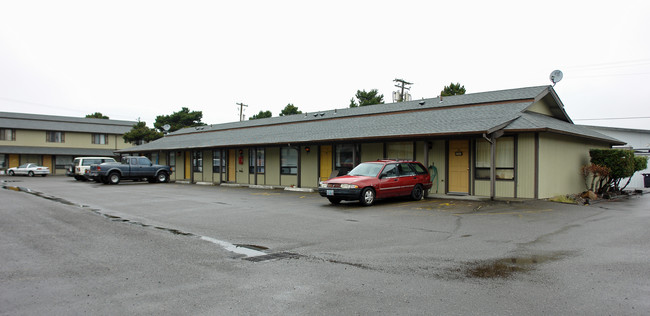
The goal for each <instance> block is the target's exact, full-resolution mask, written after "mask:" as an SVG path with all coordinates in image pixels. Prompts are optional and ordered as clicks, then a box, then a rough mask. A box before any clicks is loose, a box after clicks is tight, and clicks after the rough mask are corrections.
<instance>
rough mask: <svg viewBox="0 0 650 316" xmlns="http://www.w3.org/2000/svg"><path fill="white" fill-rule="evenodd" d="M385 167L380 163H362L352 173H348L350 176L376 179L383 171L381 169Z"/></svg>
mask: <svg viewBox="0 0 650 316" xmlns="http://www.w3.org/2000/svg"><path fill="white" fill-rule="evenodd" d="M383 166H384V165H383V164H380V163H362V164H360V165H358V166H356V167H354V169H352V170H351V171H350V172H348V175H350V176H365V177H376V176H377V174H378V173H379V171H380V170H381V167H383Z"/></svg>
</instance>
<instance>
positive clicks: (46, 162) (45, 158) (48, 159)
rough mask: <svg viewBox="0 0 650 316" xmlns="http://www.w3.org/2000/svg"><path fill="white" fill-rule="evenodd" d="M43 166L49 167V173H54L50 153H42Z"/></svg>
mask: <svg viewBox="0 0 650 316" xmlns="http://www.w3.org/2000/svg"><path fill="white" fill-rule="evenodd" d="M43 167H48V168H50V173H51V174H54V168H53V166H52V155H43Z"/></svg>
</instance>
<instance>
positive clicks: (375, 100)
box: [350, 89, 384, 108]
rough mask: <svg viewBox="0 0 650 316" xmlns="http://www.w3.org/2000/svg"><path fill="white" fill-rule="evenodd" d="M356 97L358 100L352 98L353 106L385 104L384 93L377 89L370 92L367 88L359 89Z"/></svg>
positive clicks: (351, 103) (351, 104)
mask: <svg viewBox="0 0 650 316" xmlns="http://www.w3.org/2000/svg"><path fill="white" fill-rule="evenodd" d="M355 97H356V98H357V101H355V100H354V98H352V99H350V107H351V108H356V107H357V106H366V105H373V104H384V95H383V94H379V91H377V89H372V90H370V91H368V92H366V90H357V94H356V95H355Z"/></svg>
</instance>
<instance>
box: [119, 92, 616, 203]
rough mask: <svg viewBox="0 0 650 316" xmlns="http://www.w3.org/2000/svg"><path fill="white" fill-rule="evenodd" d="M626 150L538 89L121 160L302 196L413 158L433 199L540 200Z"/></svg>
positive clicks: (296, 119) (228, 133) (189, 139)
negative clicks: (372, 164) (602, 151)
mask: <svg viewBox="0 0 650 316" xmlns="http://www.w3.org/2000/svg"><path fill="white" fill-rule="evenodd" d="M620 145H624V143H623V142H621V141H619V140H617V139H614V138H612V137H609V136H606V135H603V134H601V133H598V132H596V131H594V130H593V129H591V128H589V127H586V126H580V125H575V124H574V123H573V122H572V120H571V118H569V116H568V115H567V113H566V111H565V110H564V104H562V101H561V100H560V98H559V96H558V95H557V94H556V92H555V90H554V89H553V87H551V86H538V87H528V88H518V89H510V90H501V91H490V92H482V93H472V94H465V95H457V96H448V97H437V98H431V99H422V100H415V101H408V102H400V103H390V104H377V105H371V106H364V107H357V108H346V109H336V110H327V111H319V112H313V113H304V114H296V115H290V116H281V117H271V118H265V119H258V120H249V121H243V122H233V123H225V124H216V125H206V126H201V127H195V128H194V127H193V128H186V129H182V130H179V131H176V132H173V133H169V134H168V135H166V136H165V137H163V138H161V139H158V140H156V141H153V142H150V143H147V144H143V145H140V146H136V147H131V148H125V149H120V150H117V151H116V153H119V154H141V155H147V156H149V157H150V158H152V160H153V161H154V162H157V163H161V164H169V165H171V166H172V168H173V170H174V173H173V174H172V175H171V180H172V181H177V182H186V183H207V184H215V185H220V184H233V185H248V186H271V187H295V188H317V187H318V185H319V182H320V181H323V180H326V179H328V178H330V177H333V176H335V175H343V174H345V173H347V172H348V171H349V170H351V169H352V168H353V167H354V166H355V165H357V164H359V163H361V162H364V161H372V160H377V159H382V158H394V159H413V160H417V161H420V162H422V163H423V164H424V165H425V166H427V167H428V168H429V172H430V173H431V175H432V180H433V187H432V189H431V192H430V193H432V194H445V195H471V196H484V197H491V198H494V197H504V198H530V199H542V198H549V197H552V196H555V195H560V194H569V193H579V192H582V191H584V190H585V184H584V179H583V177H582V176H581V175H580V167H581V166H583V165H586V164H589V159H590V157H589V150H590V149H592V148H611V147H612V146H620Z"/></svg>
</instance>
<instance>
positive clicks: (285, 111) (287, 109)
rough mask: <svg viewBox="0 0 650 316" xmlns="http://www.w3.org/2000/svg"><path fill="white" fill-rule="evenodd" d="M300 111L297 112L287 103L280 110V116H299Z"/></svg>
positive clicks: (296, 108) (296, 109) (294, 107)
mask: <svg viewBox="0 0 650 316" xmlns="http://www.w3.org/2000/svg"><path fill="white" fill-rule="evenodd" d="M301 113H302V111H300V110H298V107H297V106H295V105H293V104H291V103H289V104H287V106H285V107H284V109H282V111H281V112H280V116H287V115H293V114H301Z"/></svg>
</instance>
